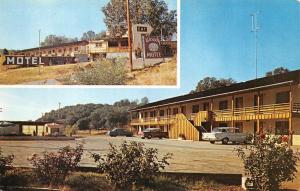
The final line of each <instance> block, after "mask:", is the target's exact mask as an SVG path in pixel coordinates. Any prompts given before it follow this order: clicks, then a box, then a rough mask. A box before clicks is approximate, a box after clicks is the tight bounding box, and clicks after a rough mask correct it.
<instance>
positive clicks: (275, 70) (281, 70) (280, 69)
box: [266, 66, 290, 76]
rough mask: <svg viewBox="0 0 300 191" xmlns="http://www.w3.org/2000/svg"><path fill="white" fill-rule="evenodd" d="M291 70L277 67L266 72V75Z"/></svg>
mask: <svg viewBox="0 0 300 191" xmlns="http://www.w3.org/2000/svg"><path fill="white" fill-rule="evenodd" d="M289 71H290V70H289V69H287V68H284V67H282V66H281V67H277V68H275V69H274V70H272V71H269V72H266V76H273V75H277V74H284V73H287V72H289Z"/></svg>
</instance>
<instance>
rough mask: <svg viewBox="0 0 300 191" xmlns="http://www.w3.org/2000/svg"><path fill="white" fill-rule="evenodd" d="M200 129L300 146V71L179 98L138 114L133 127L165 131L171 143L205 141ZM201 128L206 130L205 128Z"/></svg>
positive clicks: (144, 108)
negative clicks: (267, 134) (264, 135)
mask: <svg viewBox="0 0 300 191" xmlns="http://www.w3.org/2000/svg"><path fill="white" fill-rule="evenodd" d="M200 126H202V127H205V129H206V130H208V131H210V130H211V129H212V128H214V127H220V126H221V127H224V126H234V127H237V128H239V131H240V132H247V133H252V134H254V133H261V132H264V131H267V130H269V131H271V132H272V133H274V134H277V135H287V136H289V137H290V138H291V139H292V143H293V144H294V145H300V70H296V71H292V72H288V73H285V74H279V75H275V76H270V77H264V78H260V79H256V80H251V81H247V82H242V83H237V84H233V85H231V86H227V87H221V88H217V89H212V90H207V91H202V92H197V93H193V94H187V95H183V96H178V97H173V98H169V99H165V100H161V101H157V102H154V103H150V104H147V105H144V106H141V107H138V108H135V109H134V110H132V120H131V127H132V128H134V129H136V130H137V131H141V130H143V129H144V128H147V127H160V128H161V129H162V130H163V131H167V132H169V137H170V138H175V139H177V138H178V137H179V135H180V134H181V135H184V136H185V137H186V138H187V139H191V140H201V131H200ZM202 127H201V128H202Z"/></svg>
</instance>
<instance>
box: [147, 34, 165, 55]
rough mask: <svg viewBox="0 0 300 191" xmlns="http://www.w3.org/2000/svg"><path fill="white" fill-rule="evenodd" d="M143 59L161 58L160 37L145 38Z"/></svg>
mask: <svg viewBox="0 0 300 191" xmlns="http://www.w3.org/2000/svg"><path fill="white" fill-rule="evenodd" d="M144 46H145V58H162V54H161V45H160V37H158V36H145V37H144Z"/></svg>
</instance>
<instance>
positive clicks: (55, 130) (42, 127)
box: [0, 121, 64, 136]
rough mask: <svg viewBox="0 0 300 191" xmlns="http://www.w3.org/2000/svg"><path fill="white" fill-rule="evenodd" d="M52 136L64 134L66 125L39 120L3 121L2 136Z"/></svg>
mask: <svg viewBox="0 0 300 191" xmlns="http://www.w3.org/2000/svg"><path fill="white" fill-rule="evenodd" d="M3 135H25V136H51V135H55V136H58V135H64V125H62V124H57V123H49V122H38V121H1V122H0V136H3Z"/></svg>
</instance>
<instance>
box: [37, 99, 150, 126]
mask: <svg viewBox="0 0 300 191" xmlns="http://www.w3.org/2000/svg"><path fill="white" fill-rule="evenodd" d="M147 100H148V99H147ZM142 104H145V103H140V104H139V101H138V100H135V101H132V102H131V101H129V100H128V99H124V100H121V101H118V102H115V103H114V104H113V105H108V104H78V105H75V106H66V107H64V108H61V109H58V110H52V111H50V112H48V113H45V115H44V116H43V117H41V118H39V119H37V121H49V122H60V123H64V124H65V125H67V126H73V127H75V128H77V129H80V130H87V129H103V128H114V127H121V126H124V125H127V124H128V122H129V119H130V114H129V109H131V108H134V107H137V106H139V105H142Z"/></svg>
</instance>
